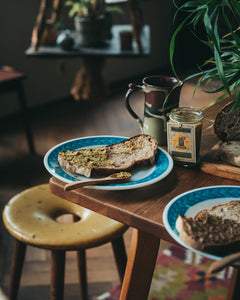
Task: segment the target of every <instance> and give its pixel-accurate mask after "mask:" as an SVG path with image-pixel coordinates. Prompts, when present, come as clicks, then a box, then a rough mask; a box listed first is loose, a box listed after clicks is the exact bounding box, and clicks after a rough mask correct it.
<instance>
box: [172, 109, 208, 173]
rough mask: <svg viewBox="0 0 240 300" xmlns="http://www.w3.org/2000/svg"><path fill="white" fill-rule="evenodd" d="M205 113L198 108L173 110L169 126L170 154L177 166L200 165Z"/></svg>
mask: <svg viewBox="0 0 240 300" xmlns="http://www.w3.org/2000/svg"><path fill="white" fill-rule="evenodd" d="M202 120H203V112H202V111H201V110H199V109H197V108H192V107H179V108H174V109H172V110H171V112H170V115H169V121H168V124H167V139H168V152H169V153H170V155H171V156H172V158H173V160H174V161H175V163H176V164H178V165H182V166H185V167H190V166H194V165H196V164H198V162H199V152H200V144H201V134H202Z"/></svg>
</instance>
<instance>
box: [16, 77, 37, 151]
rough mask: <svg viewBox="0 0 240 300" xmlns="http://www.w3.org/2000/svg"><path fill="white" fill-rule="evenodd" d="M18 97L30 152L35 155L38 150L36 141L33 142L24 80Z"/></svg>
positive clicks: (20, 83) (20, 85)
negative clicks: (35, 144) (35, 145)
mask: <svg viewBox="0 0 240 300" xmlns="http://www.w3.org/2000/svg"><path fill="white" fill-rule="evenodd" d="M18 98H19V104H20V109H21V113H22V117H23V122H24V126H25V132H26V136H27V141H28V147H29V150H30V153H31V154H32V155H34V154H36V152H35V147H34V143H33V135H32V131H31V127H30V124H29V121H28V116H27V107H26V100H25V93H24V88H23V83H22V82H19V85H18Z"/></svg>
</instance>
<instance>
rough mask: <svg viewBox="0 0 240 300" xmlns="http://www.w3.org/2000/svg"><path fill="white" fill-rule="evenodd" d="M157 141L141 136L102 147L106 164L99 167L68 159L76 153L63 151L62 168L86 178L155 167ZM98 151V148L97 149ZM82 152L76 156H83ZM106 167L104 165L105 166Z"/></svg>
mask: <svg viewBox="0 0 240 300" xmlns="http://www.w3.org/2000/svg"><path fill="white" fill-rule="evenodd" d="M157 147H158V144H157V141H156V140H155V138H153V137H152V136H150V135H146V134H141V135H137V136H134V137H132V138H130V139H127V140H125V141H122V142H120V143H116V144H111V145H108V146H104V147H101V149H103V150H104V151H105V152H104V155H105V156H104V159H105V160H106V161H105V162H104V161H103V163H101V164H102V165H101V166H98V165H97V163H95V162H94V163H93V164H92V162H90V164H88V163H83V162H82V161H83V160H82V159H79V160H78V162H77V163H76V162H74V161H73V160H69V159H66V154H71V155H72V154H74V153H75V152H76V151H75V152H74V151H68V153H67V151H62V152H60V153H59V155H58V162H59V164H60V166H61V167H62V168H63V169H64V170H66V171H67V172H70V173H73V174H79V175H84V176H86V177H95V176H107V175H109V174H112V173H115V172H120V171H130V170H132V169H133V168H135V167H136V166H137V165H153V163H154V162H155V156H156V153H157ZM95 149H96V148H95ZM82 151H84V150H79V153H76V154H74V155H76V156H77V155H83V154H82V153H83V152H82ZM104 163H105V164H106V165H103V164H104ZM91 164H92V165H91Z"/></svg>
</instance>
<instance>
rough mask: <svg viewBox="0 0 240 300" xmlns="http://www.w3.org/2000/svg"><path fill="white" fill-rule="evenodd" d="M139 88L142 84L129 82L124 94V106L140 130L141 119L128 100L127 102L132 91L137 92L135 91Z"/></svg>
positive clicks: (139, 89) (141, 127)
mask: <svg viewBox="0 0 240 300" xmlns="http://www.w3.org/2000/svg"><path fill="white" fill-rule="evenodd" d="M141 90H142V86H140V85H136V84H133V83H130V84H129V85H128V91H127V93H126V95H125V106H126V108H127V110H128V112H129V113H130V115H131V116H132V117H133V118H134V119H135V120H136V121H137V122H138V124H139V126H140V129H141V131H143V121H142V120H141V119H140V117H139V116H138V115H137V114H136V113H135V111H134V110H133V109H132V107H131V105H130V102H129V100H130V96H131V94H132V93H134V92H137V91H141Z"/></svg>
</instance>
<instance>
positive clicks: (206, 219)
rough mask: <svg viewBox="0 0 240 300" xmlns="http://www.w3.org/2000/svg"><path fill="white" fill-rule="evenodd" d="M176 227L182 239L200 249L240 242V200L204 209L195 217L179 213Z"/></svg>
mask: <svg viewBox="0 0 240 300" xmlns="http://www.w3.org/2000/svg"><path fill="white" fill-rule="evenodd" d="M176 228H177V230H178V231H179V236H180V238H181V240H182V241H183V242H184V243H186V244H187V245H189V246H190V247H192V248H195V249H198V250H204V249H206V248H210V247H222V246H225V245H230V244H233V243H235V242H239V241H240V201H231V202H230V203H226V204H222V205H217V206H215V207H213V208H212V209H206V210H202V211H201V212H199V213H198V214H197V215H196V217H195V218H189V217H186V216H182V215H179V216H178V218H177V221H176Z"/></svg>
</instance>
